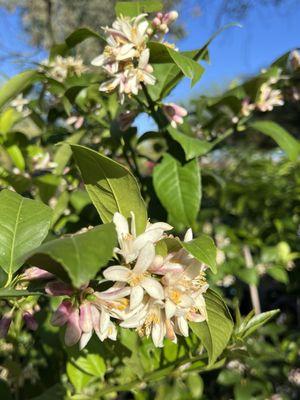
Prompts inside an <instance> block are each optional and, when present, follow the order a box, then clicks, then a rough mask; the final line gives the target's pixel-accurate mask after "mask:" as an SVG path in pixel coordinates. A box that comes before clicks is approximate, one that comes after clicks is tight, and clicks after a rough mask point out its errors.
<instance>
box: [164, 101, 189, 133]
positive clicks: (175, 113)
mask: <svg viewBox="0 0 300 400" xmlns="http://www.w3.org/2000/svg"><path fill="white" fill-rule="evenodd" d="M163 112H164V114H165V116H166V117H167V119H168V120H169V121H170V122H171V125H172V126H173V128H176V127H177V124H182V123H183V118H182V117H185V116H186V115H187V111H186V109H185V108H183V107H180V106H179V105H177V104H175V103H169V104H165V105H163Z"/></svg>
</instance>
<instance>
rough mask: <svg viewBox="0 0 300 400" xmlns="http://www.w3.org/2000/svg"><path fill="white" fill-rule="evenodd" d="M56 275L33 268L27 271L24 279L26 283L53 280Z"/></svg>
mask: <svg viewBox="0 0 300 400" xmlns="http://www.w3.org/2000/svg"><path fill="white" fill-rule="evenodd" d="M52 278H54V275H53V274H51V272H48V271H45V270H44V269H41V268H38V267H31V268H28V269H26V270H25V272H24V273H23V275H22V279H24V280H26V281H33V280H35V279H52Z"/></svg>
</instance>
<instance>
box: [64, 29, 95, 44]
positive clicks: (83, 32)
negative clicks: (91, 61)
mask: <svg viewBox="0 0 300 400" xmlns="http://www.w3.org/2000/svg"><path fill="white" fill-rule="evenodd" d="M89 38H96V39H100V40H102V38H101V36H100V35H99V34H98V33H96V32H94V31H92V30H91V29H89V28H79V29H76V31H74V32H72V33H71V34H70V35H69V36H68V37H67V38H66V40H65V42H66V44H67V46H68V47H69V49H72V48H73V47H75V46H77V45H78V44H80V43H82V42H83V41H85V40H86V39H89Z"/></svg>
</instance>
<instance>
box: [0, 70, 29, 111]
mask: <svg viewBox="0 0 300 400" xmlns="http://www.w3.org/2000/svg"><path fill="white" fill-rule="evenodd" d="M35 77H36V71H30V70H29V71H24V72H21V73H20V74H18V75H15V76H14V77H12V78H11V79H10V80H9V81H7V82H6V83H4V85H3V86H1V88H0V109H1V108H2V107H3V106H4V105H5V104H6V103H8V102H9V101H10V100H12V99H13V98H15V97H16V96H17V95H18V94H19V93H21V92H22V91H23V90H24V89H26V88H27V87H28V86H29V85H31V84H32V83H33V81H34V79H35Z"/></svg>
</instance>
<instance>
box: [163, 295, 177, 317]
mask: <svg viewBox="0 0 300 400" xmlns="http://www.w3.org/2000/svg"><path fill="white" fill-rule="evenodd" d="M165 311H166V318H167V319H170V318H172V317H173V316H174V315H175V312H176V304H175V303H173V301H171V300H170V299H167V300H166V305H165Z"/></svg>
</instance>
